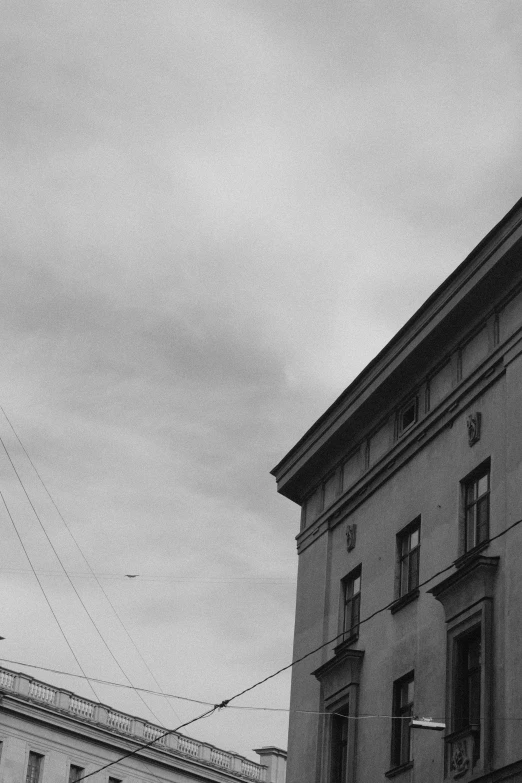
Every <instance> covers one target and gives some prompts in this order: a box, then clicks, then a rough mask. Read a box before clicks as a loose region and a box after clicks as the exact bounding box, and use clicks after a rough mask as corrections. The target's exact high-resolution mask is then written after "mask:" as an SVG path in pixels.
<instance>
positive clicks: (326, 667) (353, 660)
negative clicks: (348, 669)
mask: <svg viewBox="0 0 522 783" xmlns="http://www.w3.org/2000/svg"><path fill="white" fill-rule="evenodd" d="M363 658H364V650H354V649H348V650H344V651H343V652H342V653H341V654H340V655H335V657H334V658H331V659H330V660H329V661H326V663H323V664H322V666H319V668H317V669H315V670H314V671H313V672H311V674H312V676H314V677H316V678H317V679H318V680H322V679H323V678H324V677H325V676H326V675H328V674H329V673H330V672H332V671H333V670H334V669H337V668H338V667H340V666H343V665H344V664H345V663H350V664H352V665H354V664H355V666H356V667H360V666H361V664H362V659H363Z"/></svg>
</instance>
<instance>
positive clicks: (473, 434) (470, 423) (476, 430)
mask: <svg viewBox="0 0 522 783" xmlns="http://www.w3.org/2000/svg"><path fill="white" fill-rule="evenodd" d="M481 419H482V415H481V414H480V413H478V412H477V413H470V415H469V416H468V417H467V419H466V427H467V428H468V443H469V445H470V446H473V444H474V443H476V442H477V441H478V440H480V425H481Z"/></svg>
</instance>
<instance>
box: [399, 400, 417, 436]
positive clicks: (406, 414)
mask: <svg viewBox="0 0 522 783" xmlns="http://www.w3.org/2000/svg"><path fill="white" fill-rule="evenodd" d="M417 412H418V401H417V397H412V399H411V400H408V402H407V403H406V405H403V406H402V408H401V409H400V410H399V413H398V417H397V436H398V437H400V436H401V435H402V434H403V433H404V432H406V430H409V429H410V427H413V425H414V424H415V422H416V421H417Z"/></svg>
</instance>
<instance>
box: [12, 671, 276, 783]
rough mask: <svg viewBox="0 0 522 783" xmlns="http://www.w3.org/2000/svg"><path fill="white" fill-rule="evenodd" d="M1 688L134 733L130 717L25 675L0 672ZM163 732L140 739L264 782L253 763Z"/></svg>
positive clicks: (153, 730) (147, 731)
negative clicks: (102, 714)
mask: <svg viewBox="0 0 522 783" xmlns="http://www.w3.org/2000/svg"><path fill="white" fill-rule="evenodd" d="M1 688H3V689H5V690H11V691H12V692H14V693H17V694H18V695H20V696H22V697H23V698H30V699H34V700H35V701H40V702H44V703H45V704H47V705H52V706H54V707H55V709H57V710H58V711H60V712H61V713H62V714H63V713H64V712H65V713H66V712H69V713H70V714H71V715H74V716H76V717H77V718H78V717H79V718H82V719H83V720H86V721H89V722H91V723H94V724H97V723H98V722H99V721H100V720H101V719H100V710H101V711H102V712H103V713H104V715H105V714H106V715H107V720H106V721H105V717H104V718H103V720H102V723H103V724H104V725H105V724H106V726H107V728H109V729H112V730H115V731H120V732H123V733H125V734H131V735H132V734H133V732H135V731H136V729H135V720H136V719H135V718H133V717H131V716H130V715H126V714H125V713H123V712H117V711H116V710H111V709H110V708H108V707H105V706H104V705H101V704H97V703H96V702H93V701H89V700H88V699H82V698H80V697H79V696H76V695H74V694H71V693H70V692H69V691H64V690H61V689H60V688H53V687H52V686H50V685H47V683H45V682H40V681H39V680H35V679H33V678H32V677H29V675H26V674H16V673H15V672H11V671H9V670H8V669H2V668H0V689H1ZM165 731H166V729H164V728H161V727H160V726H155V725H154V724H151V723H145V724H144V728H143V735H142V736H140V739H145V741H147V742H150V741H151V740H154V739H157V738H158V737H161V739H158V740H157V742H156V743H155V744H156V745H158V746H161V749H162V751H167V752H170V753H176V752H180V753H183V754H185V755H187V756H191V757H192V758H196V759H199V760H200V761H202V762H203V763H208V761H210V763H211V764H212V765H214V766H215V767H220V768H221V769H228V770H230V771H231V772H232V773H233V774H234V773H235V774H236V775H237V774H240V775H241V776H242V777H243V778H248V779H249V780H253V781H259V783H264V781H265V779H266V767H264V766H262V765H260V764H255V763H254V762H253V761H249V760H248V759H245V758H243V757H241V756H237V755H236V754H231V753H227V751H224V750H220V749H219V748H214V747H212V746H209V745H205V744H204V743H202V742H198V741H197V740H194V739H192V738H191V737H186V736H185V735H184V734H178V733H176V732H173V734H172V735H167V736H165V737H162V736H161V735H162V734H164V733H165ZM209 749H210V753H209Z"/></svg>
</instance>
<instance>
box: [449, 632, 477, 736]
mask: <svg viewBox="0 0 522 783" xmlns="http://www.w3.org/2000/svg"><path fill="white" fill-rule="evenodd" d="M481 659H482V645H481V636H480V628H476V629H475V630H474V631H472V633H470V634H468V635H467V636H465V637H464V638H463V639H460V640H459V641H458V642H457V647H456V671H455V704H454V715H455V727H454V728H455V731H462V730H464V729H467V728H474V729H476V730H477V731H478V730H479V727H480V702H481V663H482V661H481Z"/></svg>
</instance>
